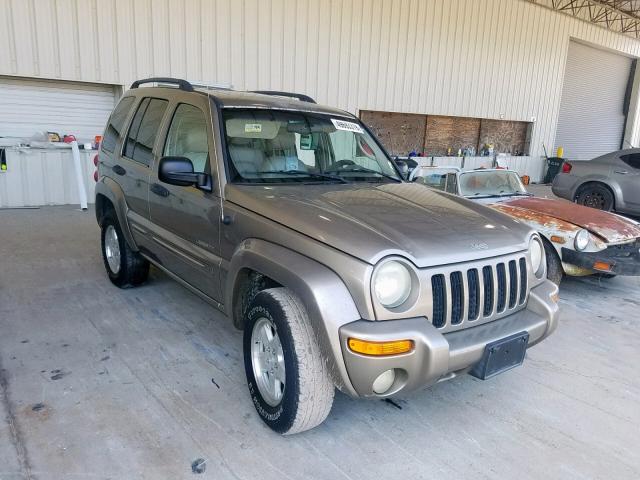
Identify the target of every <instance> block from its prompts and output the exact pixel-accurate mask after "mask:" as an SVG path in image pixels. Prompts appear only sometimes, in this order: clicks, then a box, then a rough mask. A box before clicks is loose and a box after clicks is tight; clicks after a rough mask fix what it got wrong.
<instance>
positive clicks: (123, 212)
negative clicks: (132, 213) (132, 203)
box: [95, 177, 138, 251]
mask: <svg viewBox="0 0 640 480" xmlns="http://www.w3.org/2000/svg"><path fill="white" fill-rule="evenodd" d="M95 191H96V197H97V196H98V195H104V196H105V197H107V198H108V199H109V200H110V201H111V203H112V204H113V206H114V208H115V210H116V214H117V215H118V221H119V222H120V228H121V229H122V232H123V233H124V237H125V240H126V241H127V243H128V244H129V246H130V247H131V249H132V250H134V251H138V246H137V244H136V242H135V240H134V239H133V235H132V233H131V229H130V228H129V222H128V220H127V211H128V210H129V207H128V206H127V200H126V198H125V196H124V192H123V191H122V188H121V187H120V185H118V184H117V183H116V182H114V181H113V180H112V179H111V178H109V177H102V178H101V179H100V181H99V182H98V183H96V190H95ZM96 219H97V220H98V223H100V218H99V212H98V210H97V209H96Z"/></svg>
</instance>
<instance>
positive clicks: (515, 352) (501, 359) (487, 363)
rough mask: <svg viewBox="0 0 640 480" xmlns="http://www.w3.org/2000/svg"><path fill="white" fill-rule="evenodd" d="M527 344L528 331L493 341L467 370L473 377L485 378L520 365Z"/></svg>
mask: <svg viewBox="0 0 640 480" xmlns="http://www.w3.org/2000/svg"><path fill="white" fill-rule="evenodd" d="M528 344H529V333H527V332H520V333H516V334H514V335H510V336H508V337H505V338H501V339H500V340H496V341H495V342H491V343H488V344H487V346H486V347H485V348H484V353H483V355H482V359H481V360H480V361H479V362H478V363H476V364H475V366H474V367H473V369H471V371H470V372H469V373H470V374H471V375H473V376H474V377H477V378H479V379H481V380H486V379H488V378H491V377H495V376H496V375H498V374H500V373H503V372H506V371H507V370H510V369H512V368H514V367H518V366H520V365H522V362H523V361H524V355H525V353H526V351H527V345H528Z"/></svg>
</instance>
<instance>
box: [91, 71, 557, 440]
mask: <svg viewBox="0 0 640 480" xmlns="http://www.w3.org/2000/svg"><path fill="white" fill-rule="evenodd" d="M148 84H155V85H158V86H153V87H148V86H145V85H148ZM96 215H97V220H98V223H99V225H100V227H101V231H102V253H103V257H104V265H105V268H106V270H107V274H108V275H109V278H110V279H111V281H112V282H113V283H114V284H115V285H117V286H119V287H129V286H135V285H138V284H141V283H142V282H144V281H145V280H146V278H147V274H148V271H149V264H150V263H152V264H154V265H155V266H156V267H157V268H159V269H160V270H162V271H163V272H165V273H166V274H167V275H169V276H171V277H173V278H174V279H175V280H177V281H178V282H180V283H181V284H182V285H184V286H185V287H187V288H188V289H190V290H191V291H193V292H194V293H196V294H197V295H199V296H200V297H202V298H203V299H204V300H206V301H207V302H209V303H210V304H212V305H213V306H214V307H216V308H218V309H219V310H221V311H222V312H224V313H225V314H226V315H227V316H228V317H230V318H231V320H232V321H233V323H234V325H235V326H236V327H238V328H240V329H243V330H244V361H245V369H246V375H247V383H248V386H249V393H250V395H251V398H252V400H253V403H254V404H255V407H256V410H257V411H258V414H259V415H260V417H261V418H262V420H264V422H265V423H266V424H268V425H269V426H270V427H271V428H272V429H273V430H275V431H277V432H280V433H288V434H291V433H295V432H300V431H303V430H306V429H309V428H312V427H314V426H316V425H318V424H319V423H321V422H322V421H323V420H324V419H325V418H326V416H327V415H328V414H329V411H330V409H331V404H332V401H333V395H334V388H336V387H337V388H338V389H340V390H341V391H343V392H345V393H346V394H348V395H351V396H354V397H374V398H381V397H389V396H392V395H395V394H398V393H401V392H402V393H404V392H408V391H410V390H414V389H418V388H423V387H425V386H428V385H432V384H434V383H436V382H438V381H441V380H446V379H449V378H452V377H454V376H456V375H459V374H461V373H467V372H468V373H471V374H472V375H475V376H476V377H479V378H483V379H484V378H489V377H491V376H493V375H495V374H497V373H500V372H503V371H505V370H507V369H510V368H512V367H514V366H517V365H519V364H521V363H522V361H523V359H524V354H525V350H526V348H527V347H530V346H532V345H534V344H536V343H537V342H539V341H541V340H542V339H543V338H545V337H546V336H547V335H549V334H550V333H551V332H552V331H553V330H554V328H555V326H556V322H557V317H558V307H557V303H556V302H557V288H556V286H555V285H554V284H552V283H551V282H549V281H547V280H546V278H545V269H546V265H545V259H544V253H543V248H542V243H541V240H540V237H539V236H538V234H536V233H535V232H534V231H533V230H531V229H530V228H529V227H527V226H525V225H523V224H520V223H517V222H515V221H513V220H510V219H509V218H508V217H506V216H503V215H502V214H500V213H497V212H494V211H492V210H490V209H487V208H485V207H483V206H481V205H476V204H474V203H472V202H469V201H467V200H465V199H462V198H457V197H454V196H451V195H448V194H446V193H444V192H438V191H435V190H431V189H429V188H427V187H425V186H423V185H417V184H412V183H408V182H405V181H404V180H403V178H402V177H401V175H400V174H399V172H398V171H397V169H396V167H395V166H394V164H393V162H392V161H391V160H390V158H389V156H388V154H387V153H386V152H385V151H384V149H383V148H382V146H381V145H380V144H379V142H378V141H377V139H376V138H375V136H373V135H372V134H371V133H370V132H369V130H368V129H367V127H366V126H365V125H363V124H362V123H361V122H360V121H359V120H358V119H357V118H356V117H354V116H353V115H351V114H349V113H347V112H344V111H342V110H337V109H334V108H329V107H324V106H320V105H317V104H316V103H315V102H314V101H313V100H312V99H311V98H309V97H307V96H305V95H299V94H292V93H287V92H240V91H233V90H225V89H220V88H206V87H205V88H201V87H195V86H193V85H192V84H191V83H189V82H187V81H185V80H179V79H169V78H160V79H147V80H139V81H136V82H134V84H133V85H132V86H131V89H130V90H129V91H127V92H126V93H125V94H124V96H123V97H122V99H121V100H120V102H119V103H118V105H117V107H116V108H115V110H114V111H113V113H112V115H111V118H110V119H109V123H108V125H107V128H106V131H105V135H104V142H103V144H102V146H101V149H100V152H99V162H98V183H97V187H96Z"/></svg>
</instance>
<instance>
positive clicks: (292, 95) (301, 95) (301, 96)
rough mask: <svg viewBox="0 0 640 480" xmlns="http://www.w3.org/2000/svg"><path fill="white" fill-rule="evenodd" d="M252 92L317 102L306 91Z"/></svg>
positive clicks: (253, 91)
mask: <svg viewBox="0 0 640 480" xmlns="http://www.w3.org/2000/svg"><path fill="white" fill-rule="evenodd" d="M250 93H258V94H260V95H273V96H274V97H289V98H297V99H298V100H300V101H302V102H308V103H316V101H315V100H314V99H313V98H311V97H310V96H309V95H305V94H304V93H293V92H278V91H276V90H251V92H250Z"/></svg>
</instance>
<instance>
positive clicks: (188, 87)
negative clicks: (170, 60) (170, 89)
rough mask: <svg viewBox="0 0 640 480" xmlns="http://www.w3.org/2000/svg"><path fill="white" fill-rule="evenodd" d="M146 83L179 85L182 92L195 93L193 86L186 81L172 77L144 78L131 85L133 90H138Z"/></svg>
mask: <svg viewBox="0 0 640 480" xmlns="http://www.w3.org/2000/svg"><path fill="white" fill-rule="evenodd" d="M144 83H172V84H174V85H177V86H178V88H179V89H180V90H184V91H185V92H193V85H191V84H190V83H189V82H187V81H186V80H183V79H181V78H170V77H153V78H143V79H142V80H136V81H135V82H133V83H132V84H131V88H138V87H139V86H140V85H142V84H144Z"/></svg>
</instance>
